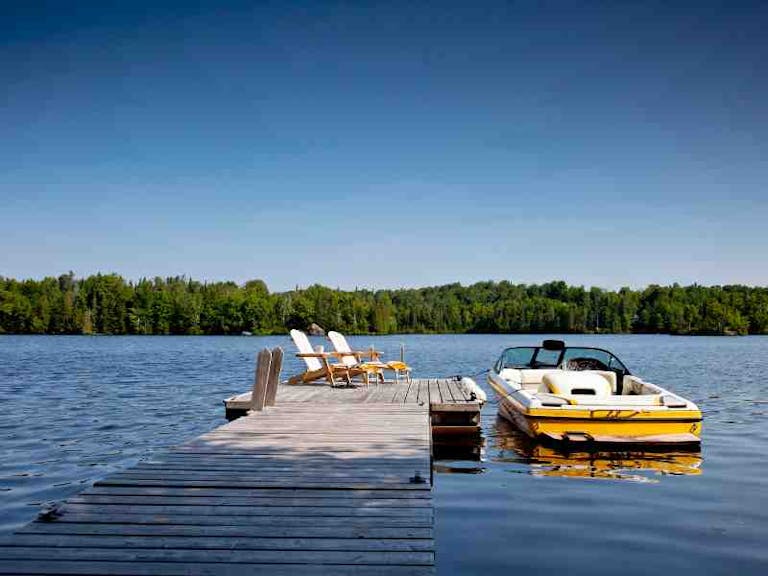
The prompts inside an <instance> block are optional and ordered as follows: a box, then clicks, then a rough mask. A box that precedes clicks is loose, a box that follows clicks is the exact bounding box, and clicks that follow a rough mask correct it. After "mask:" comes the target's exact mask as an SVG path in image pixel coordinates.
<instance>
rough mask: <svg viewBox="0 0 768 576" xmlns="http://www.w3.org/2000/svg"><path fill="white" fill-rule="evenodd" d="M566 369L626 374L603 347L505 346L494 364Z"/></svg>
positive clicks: (624, 367)
mask: <svg viewBox="0 0 768 576" xmlns="http://www.w3.org/2000/svg"><path fill="white" fill-rule="evenodd" d="M558 367H562V368H565V369H568V370H613V371H614V372H617V373H620V374H624V375H628V374H629V373H630V372H629V370H627V367H626V366H624V364H623V363H622V362H621V360H619V359H618V358H617V357H616V356H614V355H613V354H611V353H610V352H608V351H607V350H603V349H602V348H589V347H581V346H577V347H573V346H564V347H563V348H561V349H551V348H545V347H543V346H519V347H515V348H507V349H506V350H504V352H503V353H502V354H501V358H499V360H498V362H497V363H496V371H497V372H500V371H501V370H503V369H504V368H558Z"/></svg>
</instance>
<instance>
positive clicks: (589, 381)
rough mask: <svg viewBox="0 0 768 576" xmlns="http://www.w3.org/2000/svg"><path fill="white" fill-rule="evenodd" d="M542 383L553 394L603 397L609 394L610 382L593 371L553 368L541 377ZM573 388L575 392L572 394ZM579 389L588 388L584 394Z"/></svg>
mask: <svg viewBox="0 0 768 576" xmlns="http://www.w3.org/2000/svg"><path fill="white" fill-rule="evenodd" d="M542 383H543V384H545V385H546V386H547V389H548V390H549V391H550V392H552V393H553V394H563V395H566V396H570V395H576V396H582V397H583V396H586V395H588V396H589V397H590V398H591V397H593V396H595V397H605V396H610V395H611V384H610V382H609V381H608V380H607V379H606V378H605V377H603V376H602V375H600V374H596V373H595V372H571V371H567V370H555V371H552V372H549V373H547V374H545V375H544V376H543V377H542ZM574 390H576V391H577V394H574ZM581 390H589V391H590V392H587V393H586V394H585V393H584V392H581Z"/></svg>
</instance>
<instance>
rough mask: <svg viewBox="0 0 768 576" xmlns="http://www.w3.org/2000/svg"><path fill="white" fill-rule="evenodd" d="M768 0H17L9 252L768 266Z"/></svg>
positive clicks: (49, 266)
mask: <svg viewBox="0 0 768 576" xmlns="http://www.w3.org/2000/svg"><path fill="white" fill-rule="evenodd" d="M766 28H768V5H766V4H765V3H761V2H756V3H750V2H709V1H707V0H701V1H697V2H659V3H656V2H622V1H619V2H605V3H602V2H584V3H581V2H572V1H569V2H491V1H489V2H479V3H474V2H450V1H442V2H433V3H429V2H424V3H422V2H397V1H387V2H362V1H361V2H264V3H257V2H227V1H223V0H220V1H217V2H189V1H184V2H163V1H161V0H156V1H153V2H143V1H141V0H136V1H134V2H111V1H105V0H100V1H99V2H89V1H86V0H81V1H78V2H71V3H69V2H60V1H54V2H38V1H34V0H25V1H22V2H18V3H15V2H12V1H5V2H2V3H0V85H1V86H2V90H0V276H6V277H14V278H41V277H43V276H50V275H58V274H61V273H64V272H66V271H68V270H72V271H74V272H75V273H76V274H77V275H78V276H84V275H89V274H93V273H96V272H102V273H109V272H115V273H119V274H121V275H123V276H124V277H126V278H128V279H138V278H141V277H153V276H162V277H166V276H176V275H186V276H189V277H192V278H195V279H198V280H206V281H214V280H234V281H237V282H244V281H245V280H247V279H252V278H261V279H263V280H264V281H266V282H267V284H268V285H269V287H270V288H271V289H273V290H286V289H290V288H293V287H294V286H297V285H298V286H306V285H309V284H312V283H321V284H324V285H327V286H331V287H340V288H347V289H349V288H354V287H369V288H394V287H405V286H426V285H437V284H444V283H451V282H461V283H463V284H469V283H472V282H476V281H481V280H502V279H506V280H510V281H513V282H525V283H539V282H546V281H550V280H555V279H562V280H565V281H567V282H569V283H571V284H583V285H587V286H593V285H594V286H601V287H604V288H618V287H621V286H632V287H642V286H645V285H647V284H651V283H660V284H670V283H673V282H679V283H681V284H690V283H693V282H698V283H701V284H728V283H744V284H751V285H768V266H766V264H767V263H768V262H767V261H766V260H767V253H768V234H767V232H766V223H767V222H768V189H767V188H766V182H768V152H767V151H768V40H766V36H765V30H766Z"/></svg>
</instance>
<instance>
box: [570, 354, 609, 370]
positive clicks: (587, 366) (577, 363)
mask: <svg viewBox="0 0 768 576" xmlns="http://www.w3.org/2000/svg"><path fill="white" fill-rule="evenodd" d="M559 368H560V369H561V370H573V371H574V372H581V371H582V370H610V368H608V366H606V364H605V363H604V362H602V361H600V360H598V359H597V358H586V357H578V358H569V359H568V360H565V361H563V362H561V363H560V366H559Z"/></svg>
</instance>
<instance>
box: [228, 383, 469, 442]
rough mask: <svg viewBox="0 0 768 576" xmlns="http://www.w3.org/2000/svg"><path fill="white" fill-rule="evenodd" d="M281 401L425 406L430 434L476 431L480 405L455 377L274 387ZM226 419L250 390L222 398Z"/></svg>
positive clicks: (237, 412) (243, 404) (240, 409)
mask: <svg viewBox="0 0 768 576" xmlns="http://www.w3.org/2000/svg"><path fill="white" fill-rule="evenodd" d="M285 402H313V403H318V404H345V405H353V404H397V405H404V406H420V405H424V406H428V407H429V414H430V420H431V423H432V433H433V434H435V435H445V434H477V433H479V430H480V410H481V408H482V404H481V403H480V402H479V401H478V399H477V398H476V397H475V395H474V394H473V393H472V392H471V391H470V390H468V389H467V388H466V387H465V386H464V385H463V383H462V382H461V381H460V380H459V379H456V378H428V379H427V378H414V379H413V380H412V381H411V382H406V381H404V380H401V381H400V382H387V383H385V384H371V385H367V386H366V385H359V386H356V387H354V388H344V387H339V388H331V387H330V386H327V385H323V384H306V385H301V384H297V385H289V384H280V385H279V386H278V387H277V405H278V406H279V405H281V404H283V403H285ZM224 406H225V411H226V417H227V419H228V420H233V419H235V418H239V417H240V416H242V415H244V414H246V413H247V412H248V409H249V408H250V406H251V392H245V393H243V394H238V395H237V396H233V397H231V398H227V399H226V400H225V401H224Z"/></svg>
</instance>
